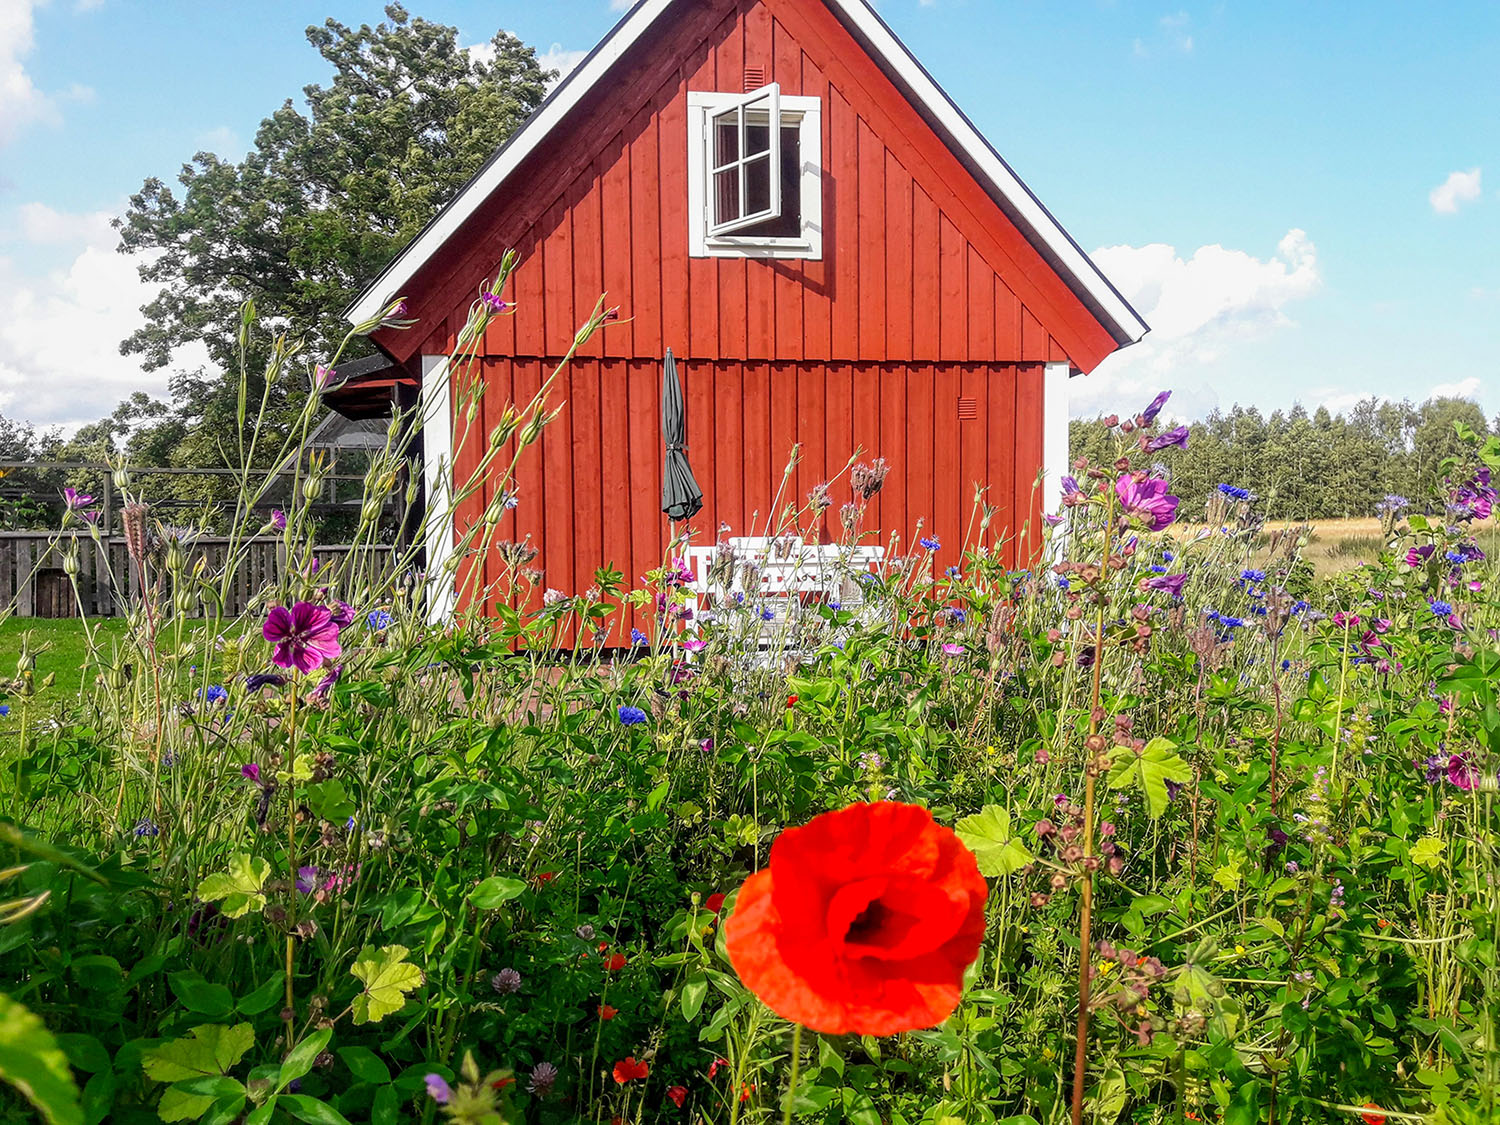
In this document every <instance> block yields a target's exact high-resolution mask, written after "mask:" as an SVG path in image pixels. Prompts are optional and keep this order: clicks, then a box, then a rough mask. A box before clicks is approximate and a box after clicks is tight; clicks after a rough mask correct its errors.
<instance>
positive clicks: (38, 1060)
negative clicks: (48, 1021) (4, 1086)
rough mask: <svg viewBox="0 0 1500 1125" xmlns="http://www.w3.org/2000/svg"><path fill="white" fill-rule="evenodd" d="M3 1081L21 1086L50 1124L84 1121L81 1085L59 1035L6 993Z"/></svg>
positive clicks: (1, 1031) (0, 1021) (0, 1011)
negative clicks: (70, 1067) (57, 1037)
mask: <svg viewBox="0 0 1500 1125" xmlns="http://www.w3.org/2000/svg"><path fill="white" fill-rule="evenodd" d="M0 1081H3V1082H8V1083H10V1084H11V1085H12V1086H14V1087H15V1088H16V1089H17V1090H19V1091H20V1092H21V1094H22V1095H24V1096H25V1098H26V1100H27V1101H29V1102H30V1103H31V1104H32V1106H33V1107H35V1109H36V1111H37V1112H38V1113H39V1114H41V1115H42V1120H44V1121H46V1122H47V1123H48V1125H82V1122H83V1113H82V1111H81V1110H80V1109H79V1105H78V1086H77V1085H76V1084H75V1083H74V1081H73V1072H72V1071H70V1070H69V1069H68V1060H67V1056H66V1055H65V1054H64V1053H63V1051H62V1049H61V1048H60V1047H58V1045H57V1039H56V1038H55V1037H54V1036H53V1035H52V1033H51V1032H50V1031H48V1030H47V1027H46V1025H45V1024H43V1023H42V1021H41V1020H40V1019H38V1018H37V1017H36V1016H35V1015H33V1014H32V1013H31V1012H29V1011H27V1010H26V1008H24V1007H23V1006H22V1005H20V1004H18V1003H16V1002H15V1001H14V1000H12V999H11V998H10V997H9V996H6V995H4V994H3V993H0Z"/></svg>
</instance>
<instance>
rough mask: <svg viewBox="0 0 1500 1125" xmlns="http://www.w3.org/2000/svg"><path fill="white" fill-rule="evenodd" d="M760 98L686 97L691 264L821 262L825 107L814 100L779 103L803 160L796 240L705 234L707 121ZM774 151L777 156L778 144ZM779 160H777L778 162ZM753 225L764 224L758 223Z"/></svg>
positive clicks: (708, 215)
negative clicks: (704, 261) (794, 128)
mask: <svg viewBox="0 0 1500 1125" xmlns="http://www.w3.org/2000/svg"><path fill="white" fill-rule="evenodd" d="M763 97H764V90H757V91H755V92H754V93H753V94H750V95H746V94H732V93H718V92H714V91H707V90H692V91H689V92H688V114H687V116H688V129H687V133H688V135H687V141H688V252H689V254H690V255H691V256H692V257H694V258H801V259H807V260H813V261H817V260H819V259H821V258H822V257H823V103H822V102H821V101H820V100H819V99H817V98H809V97H798V96H791V97H778V99H777V101H778V106H777V108H778V110H779V116H780V119H781V123H782V124H783V125H787V124H790V123H791V122H792V121H794V120H795V121H797V123H798V129H799V130H800V134H799V137H798V151H799V152H800V153H801V155H802V174H801V176H800V177H799V183H800V185H801V191H802V195H801V204H802V231H801V233H800V234H799V235H798V236H796V237H787V238H768V237H766V236H764V235H736V234H727V233H726V234H719V235H711V234H710V233H709V230H710V225H711V223H712V221H713V215H712V211H711V207H712V195H711V188H710V184H709V179H710V168H711V166H712V162H711V157H710V154H711V153H712V151H713V149H712V140H713V138H712V136H711V124H710V123H711V121H712V119H713V118H714V117H715V116H716V115H719V114H722V113H724V112H725V111H727V110H732V109H734V108H735V107H736V106H737V105H744V104H746V103H747V102H748V101H753V100H755V99H757V98H763ZM772 148H773V149H774V150H776V151H777V152H779V151H780V146H779V144H773V145H772ZM778 160H779V157H778ZM753 221H754V222H761V221H763V220H762V219H760V218H757V219H755V220H753Z"/></svg>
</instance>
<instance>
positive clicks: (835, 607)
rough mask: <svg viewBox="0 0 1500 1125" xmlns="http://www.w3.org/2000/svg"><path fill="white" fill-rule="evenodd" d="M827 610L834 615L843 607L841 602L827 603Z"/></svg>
mask: <svg viewBox="0 0 1500 1125" xmlns="http://www.w3.org/2000/svg"><path fill="white" fill-rule="evenodd" d="M828 608H829V609H831V610H833V612H834V613H837V612H838V611H839V610H841V609H843V608H844V605H843V603H842V602H829V603H828Z"/></svg>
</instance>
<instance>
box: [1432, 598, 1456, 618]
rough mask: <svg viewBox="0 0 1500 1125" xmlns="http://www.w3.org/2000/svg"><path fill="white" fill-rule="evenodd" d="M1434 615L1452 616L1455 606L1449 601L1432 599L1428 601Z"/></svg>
mask: <svg viewBox="0 0 1500 1125" xmlns="http://www.w3.org/2000/svg"><path fill="white" fill-rule="evenodd" d="M1427 605H1428V607H1429V608H1430V609H1431V610H1432V616H1434V617H1452V616H1453V607H1452V606H1451V605H1449V604H1448V603H1447V602H1440V601H1431V602H1428V603H1427Z"/></svg>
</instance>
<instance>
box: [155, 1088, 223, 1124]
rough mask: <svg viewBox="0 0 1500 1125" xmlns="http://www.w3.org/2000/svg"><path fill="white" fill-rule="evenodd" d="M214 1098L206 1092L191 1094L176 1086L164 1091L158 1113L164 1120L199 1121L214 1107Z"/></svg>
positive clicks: (158, 1105)
mask: <svg viewBox="0 0 1500 1125" xmlns="http://www.w3.org/2000/svg"><path fill="white" fill-rule="evenodd" d="M213 1104H214V1100H213V1098H211V1097H209V1096H208V1095H206V1094H190V1093H188V1092H187V1091H186V1090H181V1089H179V1088H178V1087H176V1086H168V1087H167V1088H166V1089H165V1090H163V1091H162V1095H161V1101H159V1102H158V1103H157V1104H156V1114H157V1116H158V1117H160V1118H161V1119H162V1120H163V1121H198V1120H200V1119H201V1118H202V1117H203V1115H204V1114H205V1113H207V1112H208V1111H209V1110H210V1109H212V1108H213Z"/></svg>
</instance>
